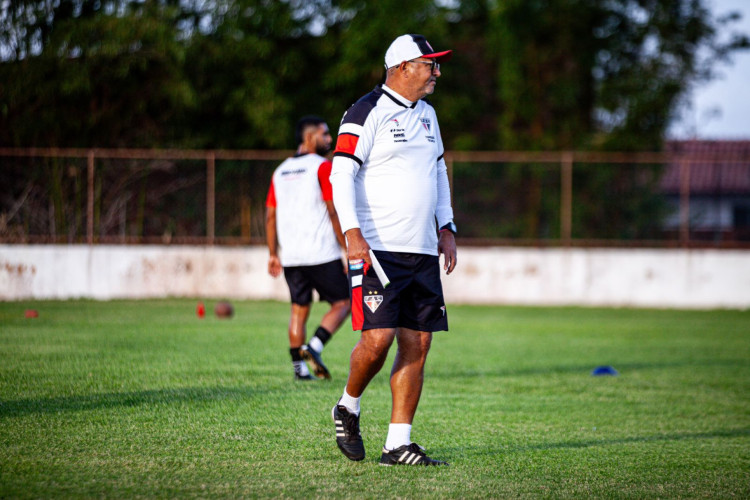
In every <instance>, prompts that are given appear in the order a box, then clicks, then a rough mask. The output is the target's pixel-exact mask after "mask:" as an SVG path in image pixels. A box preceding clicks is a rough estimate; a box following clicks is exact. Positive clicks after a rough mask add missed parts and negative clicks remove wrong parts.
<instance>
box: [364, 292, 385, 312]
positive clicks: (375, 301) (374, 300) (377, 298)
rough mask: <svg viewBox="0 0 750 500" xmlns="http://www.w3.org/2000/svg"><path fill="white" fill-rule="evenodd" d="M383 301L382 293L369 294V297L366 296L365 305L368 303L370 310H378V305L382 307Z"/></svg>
mask: <svg viewBox="0 0 750 500" xmlns="http://www.w3.org/2000/svg"><path fill="white" fill-rule="evenodd" d="M382 303H383V296H382V295H368V296H367V297H365V305H367V307H368V308H370V311H372V312H375V311H377V310H378V307H380V304H382Z"/></svg>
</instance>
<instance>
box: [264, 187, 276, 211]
mask: <svg viewBox="0 0 750 500" xmlns="http://www.w3.org/2000/svg"><path fill="white" fill-rule="evenodd" d="M266 206H267V207H274V208H276V191H275V190H274V189H273V180H272V181H271V187H269V188H268V196H266Z"/></svg>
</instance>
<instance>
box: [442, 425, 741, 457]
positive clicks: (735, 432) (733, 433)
mask: <svg viewBox="0 0 750 500" xmlns="http://www.w3.org/2000/svg"><path fill="white" fill-rule="evenodd" d="M736 437H750V428H741V429H718V430H715V431H710V432H677V433H671V434H658V435H654V436H634V437H623V438H613V439H585V440H580V441H574V440H571V441H561V442H557V443H539V444H533V445H527V446H507V447H498V448H491V449H490V448H487V447H478V448H465V447H461V448H442V449H440V452H441V453H442V452H445V454H446V456H448V454H450V453H451V452H453V453H454V454H455V455H456V456H467V457H479V456H492V455H507V454H509V453H525V452H529V451H550V450H566V449H577V448H593V447H598V446H601V447H604V446H612V445H620V444H632V443H659V442H668V441H688V440H700V439H717V438H736Z"/></svg>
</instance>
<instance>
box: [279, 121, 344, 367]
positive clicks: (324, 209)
mask: <svg viewBox="0 0 750 500" xmlns="http://www.w3.org/2000/svg"><path fill="white" fill-rule="evenodd" d="M295 138H296V141H297V145H298V147H297V153H296V154H295V155H294V156H293V157H291V158H287V159H286V160H285V161H284V162H283V163H282V164H281V165H279V166H278V167H277V168H276V170H275V171H274V173H273V177H272V179H271V187H270V188H269V190H268V197H267V199H266V242H267V244H268V252H269V257H268V272H269V273H270V274H271V276H273V277H277V276H279V275H280V274H281V272H282V270H283V272H284V277H285V278H286V282H287V284H288V285H289V292H290V295H291V301H292V310H291V316H290V318H289V354H290V355H291V357H292V364H293V366H294V376H295V378H296V379H297V380H310V379H313V377H312V375H310V372H309V370H308V368H307V365H306V364H305V362H304V361H303V360H306V361H307V362H308V363H310V365H311V367H312V368H313V371H314V373H315V375H316V376H318V377H320V378H330V373H329V371H328V368H327V367H326V366H325V364H324V363H323V360H322V358H321V351H322V350H323V346H324V345H325V344H326V342H328V340H329V339H330V338H331V336H332V335H333V334H334V333H335V332H336V330H338V328H339V326H341V323H342V322H343V321H344V319H346V317H347V315H348V314H349V311H350V301H349V285H348V282H347V279H346V275H345V268H344V266H343V264H342V262H341V255H342V249H344V251H345V249H346V242H345V240H344V236H343V234H342V233H341V227H340V226H339V220H338V217H337V215H336V210H335V208H334V206H333V198H332V191H331V183H330V180H329V177H330V173H331V162H329V161H328V160H326V158H325V157H324V155H325V154H326V153H328V151H330V148H331V142H332V139H331V134H330V132H329V131H328V125H327V124H326V122H325V120H323V119H322V118H320V117H317V116H306V117H303V118H301V119H300V120H299V122H298V123H297V127H296V130H295ZM279 247H280V248H279ZM279 250H281V252H280V254H279ZM313 289H315V290H317V292H318V295H320V298H321V300H325V301H327V302H329V303H330V304H331V307H330V309H329V310H328V312H326V313H325V315H323V318H322V319H321V320H320V326H318V328H317V330H316V331H315V335H314V337H313V338H312V339H310V343H309V344H305V339H306V338H307V332H306V324H307V319H308V317H309V316H310V305H311V303H312V291H313Z"/></svg>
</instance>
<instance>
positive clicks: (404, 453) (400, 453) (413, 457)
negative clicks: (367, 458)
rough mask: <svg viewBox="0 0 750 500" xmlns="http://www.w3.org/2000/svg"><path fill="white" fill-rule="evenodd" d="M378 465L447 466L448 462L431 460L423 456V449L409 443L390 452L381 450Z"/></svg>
mask: <svg viewBox="0 0 750 500" xmlns="http://www.w3.org/2000/svg"><path fill="white" fill-rule="evenodd" d="M380 465H448V462H443V461H442V460H433V459H431V458H430V457H428V456H427V455H426V454H425V452H424V448H422V447H421V446H419V445H418V444H417V443H411V444H405V445H403V446H399V447H398V448H396V449H395V450H390V451H388V450H386V449H385V448H383V455H382V456H381V457H380Z"/></svg>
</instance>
